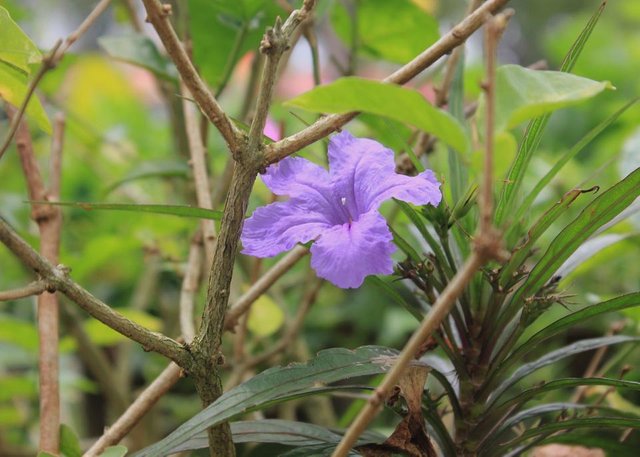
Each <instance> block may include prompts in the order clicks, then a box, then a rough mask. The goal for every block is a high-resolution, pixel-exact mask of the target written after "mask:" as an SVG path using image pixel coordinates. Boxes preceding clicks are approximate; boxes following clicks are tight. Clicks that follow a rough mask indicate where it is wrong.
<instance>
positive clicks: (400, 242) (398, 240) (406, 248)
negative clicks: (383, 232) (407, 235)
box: [389, 226, 422, 262]
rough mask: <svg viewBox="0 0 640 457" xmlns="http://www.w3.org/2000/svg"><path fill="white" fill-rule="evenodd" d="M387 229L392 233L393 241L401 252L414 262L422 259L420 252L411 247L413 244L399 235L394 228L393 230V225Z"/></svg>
mask: <svg viewBox="0 0 640 457" xmlns="http://www.w3.org/2000/svg"><path fill="white" fill-rule="evenodd" d="M389 230H391V233H392V234H393V242H394V243H395V245H396V246H398V247H399V248H400V250H401V251H402V252H404V253H405V254H406V255H407V257H409V258H410V259H411V260H413V261H414V262H420V261H421V260H422V258H421V257H420V254H418V251H416V250H415V249H413V246H411V243H409V242H408V241H407V240H405V239H404V238H403V237H402V236H400V234H399V233H398V232H397V231H396V230H394V228H393V227H391V226H389Z"/></svg>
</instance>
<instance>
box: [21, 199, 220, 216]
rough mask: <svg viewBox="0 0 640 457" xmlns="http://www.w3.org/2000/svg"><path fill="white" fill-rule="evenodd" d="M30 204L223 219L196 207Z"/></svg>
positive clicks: (81, 203) (116, 204) (61, 203)
mask: <svg viewBox="0 0 640 457" xmlns="http://www.w3.org/2000/svg"><path fill="white" fill-rule="evenodd" d="M29 203H35V204H40V205H57V206H70V207H73V208H80V209H84V210H86V211H93V210H97V211H105V210H106V211H133V212H135V213H152V214H166V215H170V216H179V217H193V218H197V219H213V220H216V221H218V220H220V219H221V218H222V211H214V210H211V209H206V208H199V207H196V206H181V205H137V204H128V203H89V202H86V203H85V202H45V201H30V202H29Z"/></svg>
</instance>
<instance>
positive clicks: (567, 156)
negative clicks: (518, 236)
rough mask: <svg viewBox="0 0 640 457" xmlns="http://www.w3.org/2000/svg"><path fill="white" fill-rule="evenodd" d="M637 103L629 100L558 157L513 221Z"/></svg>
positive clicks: (528, 195) (527, 197) (635, 100)
mask: <svg viewBox="0 0 640 457" xmlns="http://www.w3.org/2000/svg"><path fill="white" fill-rule="evenodd" d="M637 101H638V99H637V98H636V99H634V100H631V101H630V102H629V103H627V104H626V105H624V106H623V107H622V108H620V109H619V110H618V111H616V112H615V113H613V114H612V115H611V116H610V117H608V118H607V119H605V120H604V121H602V122H601V123H600V124H598V125H597V126H596V127H594V128H593V129H592V130H591V131H589V133H587V134H586V135H585V136H584V137H582V138H581V139H580V141H578V142H577V143H576V144H575V145H574V146H573V147H572V148H571V149H569V150H568V151H567V152H565V153H564V154H563V155H562V157H560V160H558V161H557V162H556V163H555V164H554V165H553V167H552V168H551V170H549V171H548V172H547V174H545V175H544V176H543V177H542V179H540V181H538V183H537V184H536V185H535V187H534V188H533V190H532V191H531V192H529V193H527V195H526V197H525V198H524V200H523V202H522V204H521V205H520V207H519V208H518V210H517V211H516V215H515V217H514V220H516V221H517V220H519V219H520V218H521V217H522V216H523V215H524V214H525V212H526V211H529V209H530V208H531V206H532V205H533V202H534V201H535V199H536V197H537V196H538V195H539V194H540V192H541V191H542V190H543V189H544V188H545V187H547V185H548V184H549V183H550V182H551V180H552V179H553V178H554V177H555V176H556V175H557V174H558V172H559V171H560V170H562V168H563V167H564V166H565V165H566V164H567V163H568V162H569V161H570V160H571V159H573V158H574V157H575V156H576V155H577V154H578V153H579V152H580V151H582V150H583V149H584V148H585V147H586V146H587V145H588V144H589V143H591V141H593V140H594V139H595V138H596V137H597V136H598V135H600V133H602V131H603V130H605V129H606V128H607V127H609V126H610V125H611V124H612V123H613V122H615V120H616V119H618V118H619V117H620V116H621V115H622V113H624V112H625V111H626V110H627V109H629V108H630V107H631V106H633V105H634V104H635V103H636V102H637ZM631 171H633V170H629V172H631Z"/></svg>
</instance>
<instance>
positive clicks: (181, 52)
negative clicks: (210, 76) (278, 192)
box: [143, 0, 242, 157]
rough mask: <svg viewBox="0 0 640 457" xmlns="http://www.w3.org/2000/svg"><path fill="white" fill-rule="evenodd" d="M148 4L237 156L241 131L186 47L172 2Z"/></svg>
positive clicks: (169, 51) (167, 43)
mask: <svg viewBox="0 0 640 457" xmlns="http://www.w3.org/2000/svg"><path fill="white" fill-rule="evenodd" d="M143 3H144V7H145V9H146V10H147V14H148V21H149V22H151V24H152V25H153V27H154V28H155V29H156V32H158V36H159V37H160V40H161V41H162V44H164V47H165V49H166V51H167V54H169V57H171V60H172V61H173V63H174V64H175V65H176V68H177V69H178V72H179V73H180V77H181V78H182V80H183V81H184V83H185V85H186V86H187V87H188V88H189V92H191V94H192V95H193V98H194V99H195V101H196V102H197V103H198V106H199V107H200V109H201V110H202V112H203V113H204V114H205V115H206V116H207V118H208V119H209V121H211V123H212V124H213V125H215V126H216V128H217V129H218V130H219V131H220V134H221V135H222V137H223V138H224V140H225V141H226V143H227V146H228V147H229V150H230V151H231V153H232V154H233V156H234V157H235V155H236V154H237V153H238V152H239V147H240V144H239V139H240V138H241V136H242V135H241V132H240V131H239V130H238V129H237V127H236V126H235V125H234V124H233V123H232V122H231V119H229V117H228V116H227V114H226V113H225V112H224V110H223V109H222V107H221V106H220V104H219V103H218V101H217V100H216V99H215V97H214V96H213V94H212V93H211V91H210V90H209V87H208V86H207V85H206V83H205V82H204V81H203V80H202V78H201V77H200V75H199V74H198V72H197V71H196V69H195V67H194V66H193V63H192V62H191V59H189V56H188V54H187V52H186V51H185V49H184V47H183V46H182V44H181V43H180V40H179V38H178V35H177V34H176V32H175V30H174V29H173V26H172V25H171V21H170V20H169V16H170V14H171V5H169V4H162V3H160V1H158V0H143Z"/></svg>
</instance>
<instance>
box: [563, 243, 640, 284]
mask: <svg viewBox="0 0 640 457" xmlns="http://www.w3.org/2000/svg"><path fill="white" fill-rule="evenodd" d="M637 235H638V233H637V232H636V233H624V234H619V233H609V234H606V235H600V236H597V237H594V238H591V239H589V240H587V241H585V243H584V244H582V245H581V246H580V247H579V248H578V249H577V250H576V252H574V253H573V254H571V256H570V257H569V258H568V259H567V260H565V261H564V263H563V264H562V265H560V268H558V270H557V271H556V272H555V274H554V276H560V277H562V278H566V277H567V276H568V275H570V274H571V273H572V272H573V271H574V270H575V269H576V268H578V267H579V266H580V265H582V264H583V263H585V262H587V261H588V260H590V259H591V258H593V257H594V256H595V255H596V254H598V253H599V252H600V251H602V250H604V249H606V248H608V247H610V246H613V245H614V244H616V243H619V242H620V241H624V240H626V239H627V238H629V237H632V236H637Z"/></svg>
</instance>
